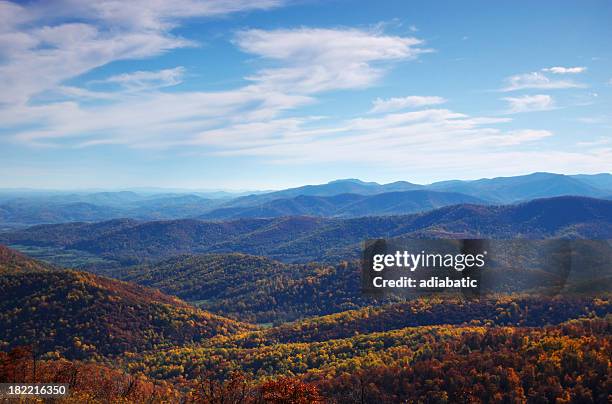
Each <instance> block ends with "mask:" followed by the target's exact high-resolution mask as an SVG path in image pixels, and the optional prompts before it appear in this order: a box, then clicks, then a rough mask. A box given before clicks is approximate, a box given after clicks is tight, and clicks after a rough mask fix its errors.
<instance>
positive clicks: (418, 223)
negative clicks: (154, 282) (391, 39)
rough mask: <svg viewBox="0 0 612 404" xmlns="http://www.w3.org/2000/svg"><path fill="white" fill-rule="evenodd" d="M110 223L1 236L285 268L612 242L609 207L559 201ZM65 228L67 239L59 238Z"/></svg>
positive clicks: (119, 255)
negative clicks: (428, 248) (434, 247)
mask: <svg viewBox="0 0 612 404" xmlns="http://www.w3.org/2000/svg"><path fill="white" fill-rule="evenodd" d="M108 223H111V222H102V223H96V224H90V225H87V224H71V223H69V224H65V225H53V226H36V227H32V228H29V229H25V230H21V231H14V232H9V233H4V234H0V240H2V241H4V242H5V243H7V244H25V245H50V246H55V247H61V248H65V247H66V248H71V249H76V250H83V251H87V252H90V253H94V254H97V255H99V256H102V257H107V258H113V259H121V260H134V261H139V260H147V259H161V258H165V257H170V256H173V255H179V254H185V253H206V252H215V253H226V252H241V253H247V254H253V255H265V256H269V257H271V258H275V259H279V260H282V261H287V262H308V261H336V262H337V261H338V260H341V259H346V258H347V257H355V256H356V255H355V254H357V252H358V251H359V249H360V243H361V242H363V241H364V240H366V239H372V238H391V237H406V238H497V239H506V238H593V239H608V238H612V201H608V200H599V199H591V198H583V197H558V198H549V199H540V200H534V201H530V202H525V203H522V204H518V205H505V206H478V205H455V206H449V207H444V208H440V209H436V210H433V211H430V212H426V213H422V214H415V215H407V216H388V217H384V216H383V217H381V216H377V217H362V218H355V219H329V218H312V217H284V218H277V219H241V220H234V221H228V222H204V221H198V220H176V221H157V222H145V223H136V224H134V223H132V222H129V224H121V225H119V226H118V228H117V229H115V230H109V229H107V227H108ZM112 223H115V222H112ZM120 223H123V222H120ZM63 226H65V227H66V228H67V229H68V234H69V235H70V236H69V237H62V236H61V234H63V229H64V227H63ZM74 228H77V229H78V231H77V232H75V231H73V229H74ZM98 228H103V229H104V230H99V229H98Z"/></svg>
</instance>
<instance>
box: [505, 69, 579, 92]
mask: <svg viewBox="0 0 612 404" xmlns="http://www.w3.org/2000/svg"><path fill="white" fill-rule="evenodd" d="M505 83H506V85H505V87H503V88H502V89H501V90H500V91H502V92H509V91H517V90H527V89H539V90H557V89H567V88H580V87H584V85H583V84H580V83H576V82H574V81H572V80H556V79H551V78H549V77H548V76H546V75H544V74H542V73H540V72H531V73H525V74H517V75H514V76H510V77H507V78H506V79H505Z"/></svg>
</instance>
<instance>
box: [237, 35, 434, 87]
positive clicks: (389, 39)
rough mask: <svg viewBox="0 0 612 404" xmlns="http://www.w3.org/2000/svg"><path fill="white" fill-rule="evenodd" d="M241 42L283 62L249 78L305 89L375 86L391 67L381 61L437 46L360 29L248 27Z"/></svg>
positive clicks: (265, 84) (264, 84) (244, 47)
mask: <svg viewBox="0 0 612 404" xmlns="http://www.w3.org/2000/svg"><path fill="white" fill-rule="evenodd" d="M235 42H236V44H237V45H238V46H239V47H240V48H241V49H242V50H243V51H245V52H248V53H251V54H254V55H257V56H260V57H262V58H265V59H268V60H272V61H276V62H277V63H279V66H276V67H272V68H265V69H262V70H260V71H259V72H258V73H256V74H254V75H252V76H250V77H248V78H249V79H250V80H251V81H253V82H255V83H257V85H258V86H260V87H263V88H267V89H276V90H283V91H292V92H297V93H304V94H309V93H316V92H321V91H328V90H337V89H351V88H363V87H367V86H370V85H372V84H373V83H375V82H376V81H377V80H378V79H379V78H380V77H381V76H382V75H383V74H384V72H385V68H384V67H383V66H381V63H384V62H394V61H395V62H396V61H400V60H410V59H415V58H416V57H417V56H418V55H420V54H422V53H426V52H430V51H431V50H429V49H425V48H423V47H422V45H423V41H421V40H420V39H417V38H412V37H400V36H389V35H384V34H381V33H380V32H376V31H374V32H368V31H360V30H355V29H314V28H301V29H294V30H275V31H263V30H248V31H242V32H239V33H238V34H237V36H236V41H235Z"/></svg>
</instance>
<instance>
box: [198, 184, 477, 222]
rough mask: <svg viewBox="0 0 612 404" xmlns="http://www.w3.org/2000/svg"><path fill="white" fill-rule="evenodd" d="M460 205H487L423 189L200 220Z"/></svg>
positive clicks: (297, 201) (285, 202) (270, 205)
mask: <svg viewBox="0 0 612 404" xmlns="http://www.w3.org/2000/svg"><path fill="white" fill-rule="evenodd" d="M460 203H472V204H487V202H486V201H484V200H482V199H478V198H475V197H472V196H468V195H463V194H458V193H452V192H434V191H423V190H418V191H403V192H384V193H380V194H375V195H360V194H339V195H333V196H311V195H299V196H296V197H293V198H283V199H274V200H272V201H269V202H265V203H263V204H261V205H258V206H250V207H229V208H228V207H225V208H219V209H214V210H212V211H210V212H208V213H206V214H204V215H201V216H200V217H199V218H200V219H203V220H228V219H238V218H257V217H259V218H269V217H282V216H323V217H359V216H388V215H403V214H409V213H415V212H423V211H426V210H431V209H435V208H440V207H443V206H448V205H456V204H460Z"/></svg>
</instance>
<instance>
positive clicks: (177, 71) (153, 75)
mask: <svg viewBox="0 0 612 404" xmlns="http://www.w3.org/2000/svg"><path fill="white" fill-rule="evenodd" d="M184 74H185V68H184V67H182V66H178V67H175V68H173V69H163V70H157V71H142V70H140V71H136V72H133V73H123V74H118V75H115V76H111V77H108V78H106V79H105V80H101V82H104V83H114V84H119V85H120V86H122V87H123V88H125V89H127V90H130V91H139V90H149V89H154V88H162V87H169V86H174V85H177V84H180V83H181V82H182V81H183V75H184Z"/></svg>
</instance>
